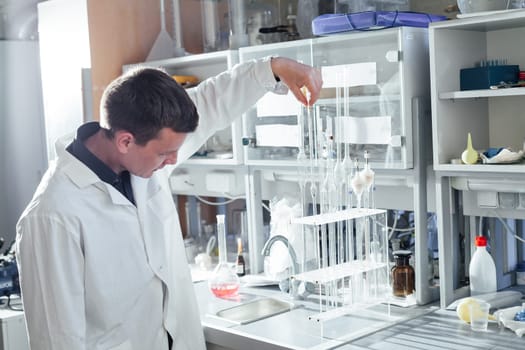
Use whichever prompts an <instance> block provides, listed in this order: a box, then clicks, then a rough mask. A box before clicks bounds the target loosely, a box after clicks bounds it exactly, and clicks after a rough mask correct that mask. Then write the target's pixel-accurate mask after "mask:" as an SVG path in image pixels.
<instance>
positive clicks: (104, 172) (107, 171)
mask: <svg viewBox="0 0 525 350" xmlns="http://www.w3.org/2000/svg"><path fill="white" fill-rule="evenodd" d="M99 130H100V125H99V123H98V122H89V123H86V124H84V125H82V126H80V127H79V128H78V129H77V135H76V137H75V139H74V140H73V142H72V143H71V144H70V145H69V146H67V148H66V150H67V151H68V152H69V153H71V154H72V155H73V156H75V157H76V158H77V159H78V160H80V161H81V162H82V163H84V164H85V165H86V166H87V167H88V168H89V169H91V171H93V172H94V173H95V174H96V175H97V176H98V177H99V178H100V179H101V180H102V181H104V182H106V183H108V184H110V185H112V186H113V187H115V188H116V189H117V190H118V191H119V192H120V193H122V194H123V195H124V196H125V197H126V198H128V199H129V200H130V202H132V203H135V201H134V198H133V191H132V189H131V179H130V174H129V172H128V171H123V172H122V173H121V174H120V175H119V174H117V173H115V172H114V171H113V170H112V169H111V168H110V167H108V166H107V165H106V164H105V163H104V162H102V161H101V160H100V159H98V158H97V157H96V156H95V155H94V154H93V153H91V152H90V151H89V150H88V149H87V147H86V146H85V144H84V142H85V141H86V140H87V139H88V138H89V137H90V136H93V135H94V134H95V133H96V132H97V131H99Z"/></svg>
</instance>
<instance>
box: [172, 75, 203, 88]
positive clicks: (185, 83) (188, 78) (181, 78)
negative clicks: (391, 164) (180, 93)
mask: <svg viewBox="0 0 525 350" xmlns="http://www.w3.org/2000/svg"><path fill="white" fill-rule="evenodd" d="M171 77H172V78H173V79H175V81H176V82H177V83H179V84H180V85H182V87H184V88H190V87H192V86H195V85H197V84H198V83H199V78H197V77H195V76H193V75H172V76H171Z"/></svg>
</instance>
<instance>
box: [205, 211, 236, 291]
mask: <svg viewBox="0 0 525 350" xmlns="http://www.w3.org/2000/svg"><path fill="white" fill-rule="evenodd" d="M217 236H218V238H219V264H218V265H217V267H215V270H213V274H212V276H211V278H210V279H209V280H208V286H209V288H210V290H211V292H212V293H213V294H214V295H215V296H216V297H219V298H228V297H232V296H235V295H237V293H238V292H239V286H240V281H239V277H238V276H237V273H236V270H235V265H234V264H228V261H227V251H226V227H225V225H224V214H219V215H217Z"/></svg>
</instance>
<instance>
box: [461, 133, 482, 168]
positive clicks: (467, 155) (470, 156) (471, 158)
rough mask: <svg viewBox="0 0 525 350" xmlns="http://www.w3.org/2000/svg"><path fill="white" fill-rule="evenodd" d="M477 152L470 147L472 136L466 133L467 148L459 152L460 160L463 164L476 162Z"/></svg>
mask: <svg viewBox="0 0 525 350" xmlns="http://www.w3.org/2000/svg"><path fill="white" fill-rule="evenodd" d="M478 158H479V155H478V152H477V151H476V150H475V149H474V148H473V147H472V137H471V136H470V133H468V139H467V149H466V150H464V151H463V153H462V154H461V160H462V161H463V163H465V164H476V163H477V162H478Z"/></svg>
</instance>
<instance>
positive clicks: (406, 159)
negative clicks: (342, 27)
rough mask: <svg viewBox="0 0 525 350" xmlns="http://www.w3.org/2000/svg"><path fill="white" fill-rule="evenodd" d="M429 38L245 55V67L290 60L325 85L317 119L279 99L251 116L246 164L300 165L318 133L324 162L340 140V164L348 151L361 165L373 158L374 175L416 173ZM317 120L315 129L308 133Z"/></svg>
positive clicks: (368, 37) (396, 35)
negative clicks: (416, 107)
mask: <svg viewBox="0 0 525 350" xmlns="http://www.w3.org/2000/svg"><path fill="white" fill-rule="evenodd" d="M426 33H427V32H426V30H425V29H421V28H392V29H387V30H381V31H371V32H366V33H362V32H360V33H351V34H345V35H337V36H331V37H324V38H316V39H312V40H303V41H298V42H294V43H293V44H291V43H281V44H275V45H265V47H253V48H244V49H241V50H240V60H241V61H245V60H249V59H252V58H256V57H262V56H266V55H279V56H286V57H291V58H294V59H297V60H300V61H302V62H304V63H307V64H311V65H313V66H315V67H318V68H319V69H321V71H322V74H323V81H324V86H323V90H322V94H321V98H320V99H319V100H318V102H317V103H316V105H315V106H314V107H313V109H312V110H311V115H310V116H305V114H308V113H307V112H305V111H304V108H303V109H301V106H299V104H298V103H296V102H294V101H293V97H291V96H288V97H282V96H275V95H274V96H269V95H268V96H267V97H265V98H263V99H262V100H261V101H260V102H259V103H258V104H257V105H256V106H255V107H254V108H252V109H251V110H250V111H249V112H248V113H246V115H245V116H244V118H243V122H244V125H243V131H244V136H245V146H246V147H245V157H246V163H248V164H264V163H268V162H270V163H274V162H277V163H278V164H280V165H288V164H293V162H294V161H295V160H296V159H297V155H298V153H299V148H300V147H303V146H304V147H305V152H306V153H307V154H308V153H309V149H310V146H309V144H310V143H312V145H315V144H314V143H313V142H311V141H310V139H312V135H310V134H314V133H315V134H316V139H317V143H316V145H317V146H314V147H311V148H312V149H314V150H315V149H316V148H317V149H318V150H319V152H318V153H319V155H321V150H322V149H328V147H329V145H328V144H329V142H330V141H329V140H334V141H335V144H336V145H337V146H336V147H337V148H338V155H339V156H342V154H340V153H342V152H343V151H342V149H345V150H347V151H348V152H349V153H350V157H351V158H353V159H355V158H360V157H361V159H362V157H363V153H364V151H365V150H368V151H369V153H370V155H371V158H370V161H371V163H372V166H373V167H376V168H387V169H411V168H413V147H414V142H413V139H412V134H413V133H412V113H413V111H412V103H413V99H414V98H415V97H418V96H427V95H428V93H429V92H428V90H429V88H428V85H429V73H428V50H427V49H426V37H427V35H426ZM300 114H302V115H303V118H301V117H298V115H300ZM311 118H313V119H315V121H316V123H315V124H316V127H313V128H312V127H310V128H308V125H307V124H308V123H307V122H304V120H309V119H311ZM301 123H302V125H298V124H301ZM339 149H341V151H340V150H339Z"/></svg>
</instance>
